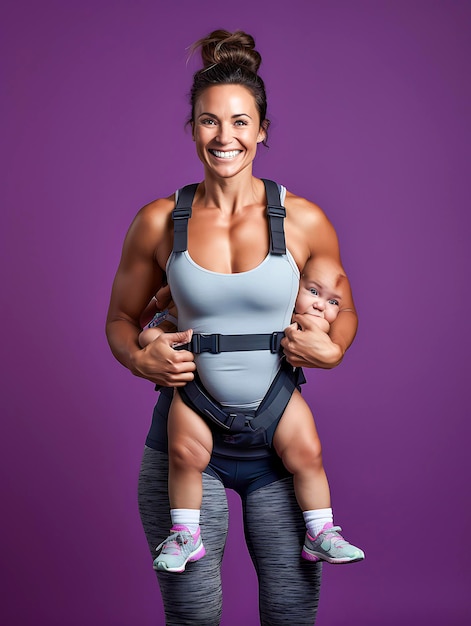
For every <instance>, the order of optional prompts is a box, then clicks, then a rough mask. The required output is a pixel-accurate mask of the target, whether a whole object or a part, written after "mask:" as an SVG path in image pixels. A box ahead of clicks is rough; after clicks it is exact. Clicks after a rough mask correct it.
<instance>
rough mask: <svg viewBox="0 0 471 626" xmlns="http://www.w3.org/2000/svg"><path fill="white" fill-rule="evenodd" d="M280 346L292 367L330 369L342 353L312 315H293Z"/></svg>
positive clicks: (341, 356) (339, 359)
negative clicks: (291, 322)
mask: <svg viewBox="0 0 471 626" xmlns="http://www.w3.org/2000/svg"><path fill="white" fill-rule="evenodd" d="M281 346H282V348H283V351H284V353H285V356H286V360H287V361H288V363H290V364H291V365H292V366H293V367H320V368H323V369H331V368H333V367H335V366H336V365H338V364H339V363H340V362H341V361H342V358H343V355H344V351H343V350H342V348H341V347H340V346H339V345H337V344H336V343H334V342H333V341H332V339H331V338H330V337H329V335H328V334H327V333H326V332H324V331H323V330H322V329H321V328H320V327H319V324H318V320H316V319H315V318H314V316H312V315H299V314H295V315H293V324H291V325H290V326H288V328H286V329H285V337H284V338H283V339H282V340H281Z"/></svg>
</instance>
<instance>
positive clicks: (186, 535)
mask: <svg viewBox="0 0 471 626" xmlns="http://www.w3.org/2000/svg"><path fill="white" fill-rule="evenodd" d="M170 532H171V533H172V534H171V535H169V536H168V537H167V539H165V541H162V543H161V544H160V545H158V546H157V548H156V550H157V551H159V550H161V552H160V554H159V556H158V557H157V558H156V559H155V560H154V564H153V567H154V569H155V570H159V571H164V572H178V573H181V572H183V571H184V570H185V566H186V564H187V563H188V561H198V560H199V559H202V558H203V557H204V555H205V554H206V550H205V547H204V545H203V541H202V540H201V531H200V528H199V527H198V530H197V531H196V533H195V534H194V535H192V534H191V532H190V531H189V530H188V528H187V527H186V526H182V525H180V524H176V525H175V526H173V527H172V528H171V529H170Z"/></svg>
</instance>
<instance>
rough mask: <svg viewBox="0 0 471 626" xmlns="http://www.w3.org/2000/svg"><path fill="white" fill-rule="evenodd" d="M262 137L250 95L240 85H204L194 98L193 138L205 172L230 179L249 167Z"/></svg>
mask: <svg viewBox="0 0 471 626" xmlns="http://www.w3.org/2000/svg"><path fill="white" fill-rule="evenodd" d="M264 138H265V131H264V130H263V128H261V127H260V115H259V113H258V109H257V107H256V104H255V100H254V97H253V96H252V94H251V93H250V91H248V90H247V89H246V88H245V87H242V85H215V86H214V87H208V89H205V91H203V93H202V94H201V96H200V97H199V98H198V101H197V102H196V104H195V119H194V122H193V139H194V140H195V142H196V152H197V154H198V156H199V158H200V160H201V161H202V163H203V165H204V166H205V170H206V173H207V174H208V173H209V172H212V173H213V174H215V175H216V176H220V177H222V178H231V177H232V176H235V175H236V174H238V173H239V172H241V171H242V170H244V169H245V168H247V167H249V166H251V165H252V162H253V160H254V158H255V155H256V153H257V144H258V143H260V142H261V141H263V139H264Z"/></svg>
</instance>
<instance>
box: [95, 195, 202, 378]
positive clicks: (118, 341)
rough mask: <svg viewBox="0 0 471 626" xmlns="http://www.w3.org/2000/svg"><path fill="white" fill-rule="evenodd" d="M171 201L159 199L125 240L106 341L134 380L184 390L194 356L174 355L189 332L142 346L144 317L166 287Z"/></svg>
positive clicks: (141, 214) (142, 213)
mask: <svg viewBox="0 0 471 626" xmlns="http://www.w3.org/2000/svg"><path fill="white" fill-rule="evenodd" d="M173 206H174V204H173V201H172V200H171V199H165V200H157V201H156V202H153V203H151V204H149V205H147V206H146V207H144V208H143V209H141V211H139V213H138V214H137V216H136V218H135V219H134V221H133V223H132V224H131V227H130V228H129V231H128V233H127V235H126V238H125V241H124V245H123V251H122V255H121V260H120V263H119V267H118V270H117V272H116V276H115V279H114V282H113V288H112V292H111V300H110V305H109V310H108V316H107V321H106V336H107V339H108V343H109V345H110V348H111V351H112V352H113V354H114V356H115V357H116V359H117V360H118V361H119V362H120V363H122V364H123V365H124V366H125V367H127V368H128V369H129V370H130V371H131V372H132V373H133V374H134V375H135V376H140V377H142V378H147V379H148V380H150V381H152V382H154V383H156V384H158V385H162V386H167V387H173V386H182V385H184V384H186V383H187V382H188V381H189V380H192V379H193V372H194V370H195V364H194V357H193V354H192V353H191V352H189V351H187V350H179V351H177V350H174V349H173V345H174V344H175V343H186V342H187V341H188V333H189V332H191V331H186V332H178V333H162V335H161V336H160V337H158V338H157V339H156V340H155V341H153V342H152V343H151V344H149V345H148V346H146V347H145V348H141V347H140V346H139V341H138V336H139V333H140V331H141V324H140V317H141V315H142V311H143V310H144V309H145V308H146V305H147V304H148V302H149V300H150V299H151V297H152V296H153V295H154V294H155V293H156V291H157V290H158V289H159V287H160V286H161V284H162V278H163V270H162V265H164V264H165V260H166V257H167V256H168V254H169V253H170V247H169V236H168V229H169V219H170V212H171V209H172V208H173Z"/></svg>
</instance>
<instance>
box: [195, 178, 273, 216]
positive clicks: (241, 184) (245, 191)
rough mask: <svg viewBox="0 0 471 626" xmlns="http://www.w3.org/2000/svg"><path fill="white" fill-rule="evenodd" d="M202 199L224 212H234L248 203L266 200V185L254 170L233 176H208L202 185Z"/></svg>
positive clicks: (208, 204) (203, 201)
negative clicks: (255, 174) (254, 173)
mask: <svg viewBox="0 0 471 626" xmlns="http://www.w3.org/2000/svg"><path fill="white" fill-rule="evenodd" d="M200 191H201V194H202V195H201V196H200V198H201V199H200V201H201V203H202V204H204V206H207V207H209V206H213V207H217V208H218V209H220V211H221V212H222V213H226V214H232V213H237V212H238V211H241V210H242V209H243V208H244V207H247V206H248V205H253V204H258V203H263V204H264V202H265V200H264V193H265V192H264V186H263V183H262V181H261V180H260V179H258V178H255V177H254V176H253V175H252V172H251V171H250V172H247V173H245V172H240V173H239V174H238V175H237V176H233V177H231V178H215V177H211V176H206V177H205V179H204V181H203V183H202V185H201V187H200Z"/></svg>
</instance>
